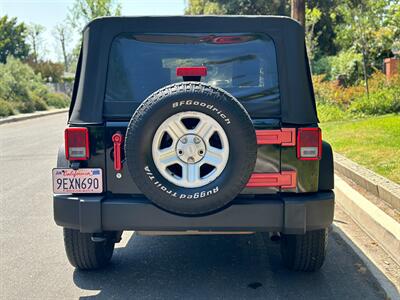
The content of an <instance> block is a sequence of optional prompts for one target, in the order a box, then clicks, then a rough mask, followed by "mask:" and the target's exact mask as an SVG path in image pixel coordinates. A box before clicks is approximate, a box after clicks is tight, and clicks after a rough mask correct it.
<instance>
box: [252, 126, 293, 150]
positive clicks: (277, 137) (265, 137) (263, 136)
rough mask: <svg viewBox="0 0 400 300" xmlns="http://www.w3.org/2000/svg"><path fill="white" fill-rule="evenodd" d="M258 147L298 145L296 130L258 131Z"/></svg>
mask: <svg viewBox="0 0 400 300" xmlns="http://www.w3.org/2000/svg"><path fill="white" fill-rule="evenodd" d="M256 136H257V144H258V145H281V146H295V145H296V128H282V129H272V130H256Z"/></svg>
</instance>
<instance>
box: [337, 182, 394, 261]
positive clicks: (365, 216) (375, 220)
mask: <svg viewBox="0 0 400 300" xmlns="http://www.w3.org/2000/svg"><path fill="white" fill-rule="evenodd" d="M335 194H336V197H335V199H336V203H338V204H339V205H340V207H341V208H342V209H343V210H344V211H345V212H346V213H347V214H348V215H349V216H350V217H351V218H352V219H353V220H354V221H355V222H356V223H357V224H358V225H359V226H360V227H361V228H362V229H363V230H364V231H365V232H366V233H367V234H368V235H369V236H371V238H373V239H374V240H375V241H377V242H378V243H379V244H380V245H381V246H382V248H383V249H385V250H386V252H387V253H388V254H389V255H390V256H391V257H392V258H393V260H394V261H396V262H397V263H398V264H399V265H400V256H399V255H398V254H399V253H400V224H399V223H397V222H396V221H395V220H394V219H392V218H391V217H389V216H388V215H387V214H385V213H384V212H383V211H382V210H380V209H379V208H378V207H377V206H375V205H374V204H372V203H371V202H370V201H369V200H368V199H367V198H365V197H364V196H363V195H361V194H360V193H359V192H357V191H356V190H354V189H353V188H352V187H351V186H350V185H349V184H347V183H346V182H345V181H344V180H343V179H341V178H340V177H339V176H337V175H335Z"/></svg>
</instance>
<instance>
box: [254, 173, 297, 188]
mask: <svg viewBox="0 0 400 300" xmlns="http://www.w3.org/2000/svg"><path fill="white" fill-rule="evenodd" d="M296 186H297V174H296V171H282V172H281V173H253V174H252V175H251V177H250V179H249V182H248V183H247V185H246V187H248V188H252V187H280V188H281V189H294V188H296Z"/></svg>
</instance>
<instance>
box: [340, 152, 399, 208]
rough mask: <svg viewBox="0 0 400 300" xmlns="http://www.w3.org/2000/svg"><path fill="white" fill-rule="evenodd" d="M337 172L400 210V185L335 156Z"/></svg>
mask: <svg viewBox="0 0 400 300" xmlns="http://www.w3.org/2000/svg"><path fill="white" fill-rule="evenodd" d="M334 164H335V170H336V171H338V172H339V173H340V174H341V175H344V176H346V177H347V178H349V179H351V180H352V181H354V182H355V183H356V184H357V185H359V186H360V187H362V188H364V189H365V190H367V191H368V192H370V193H371V194H373V195H375V196H376V197H378V198H380V199H381V200H383V201H385V202H386V203H388V204H389V205H391V206H392V207H393V208H394V209H397V210H400V185H398V184H397V183H394V182H393V181H391V180H389V179H387V178H385V177H383V176H380V175H378V174H376V173H374V172H372V171H371V170H368V169H366V168H364V167H362V166H360V165H359V164H357V163H355V162H353V161H351V160H350V159H348V158H346V157H344V156H343V155H340V154H338V153H335V154H334Z"/></svg>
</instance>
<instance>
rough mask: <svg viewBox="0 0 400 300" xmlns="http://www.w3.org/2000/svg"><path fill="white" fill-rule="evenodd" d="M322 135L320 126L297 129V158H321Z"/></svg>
mask: <svg viewBox="0 0 400 300" xmlns="http://www.w3.org/2000/svg"><path fill="white" fill-rule="evenodd" d="M321 152H322V137H321V129H319V128H299V129H298V130H297V158H298V159H300V160H318V159H321V154H322V153H321Z"/></svg>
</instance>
